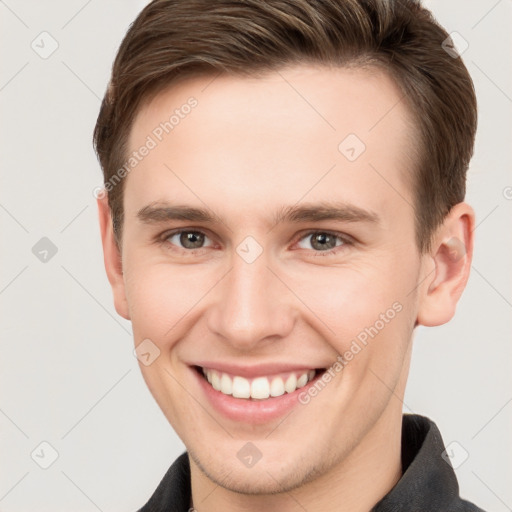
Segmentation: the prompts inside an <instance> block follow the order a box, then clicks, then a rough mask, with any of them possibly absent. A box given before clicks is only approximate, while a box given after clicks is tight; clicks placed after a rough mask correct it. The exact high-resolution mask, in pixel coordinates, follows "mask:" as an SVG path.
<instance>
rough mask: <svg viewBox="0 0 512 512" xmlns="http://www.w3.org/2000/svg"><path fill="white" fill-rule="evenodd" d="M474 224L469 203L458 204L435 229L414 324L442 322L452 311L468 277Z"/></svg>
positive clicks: (451, 315) (428, 324) (430, 324)
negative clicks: (428, 272)
mask: <svg viewBox="0 0 512 512" xmlns="http://www.w3.org/2000/svg"><path fill="white" fill-rule="evenodd" d="M474 224H475V215H474V211H473V209H472V208H471V206H469V205H468V204H467V203H459V204H457V205H455V206H454V207H453V208H452V209H451V211H450V213H449V214H448V215H447V217H446V219H445V220H444V222H443V224H442V225H441V226H440V227H439V228H438V230H437V231H436V234H435V236H434V241H433V243H432V250H431V253H430V261H433V262H434V269H433V270H432V271H430V274H429V275H428V277H427V278H426V279H425V284H424V286H423V287H421V291H420V293H421V297H420V305H419V309H418V318H417V324H420V325H425V326H435V325H442V324H445V323H446V322H448V321H449V320H451V319H452V317H453V315H454V314H455V309H456V307H457V302H458V301H459V299H460V296H461V295H462V292H463V290H464V288H465V286H466V283H467V281H468V278H469V271H470V268H471V261H472V257H473V230H474Z"/></svg>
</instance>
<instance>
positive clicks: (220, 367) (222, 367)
mask: <svg viewBox="0 0 512 512" xmlns="http://www.w3.org/2000/svg"><path fill="white" fill-rule="evenodd" d="M191 366H200V367H202V368H208V369H211V370H217V371H220V372H224V373H229V374H231V375H237V376H240V377H246V378H254V377H260V376H264V375H273V374H276V373H287V372H293V371H304V370H316V369H318V368H325V366H323V365H318V366H315V365H311V364H290V363H266V364H255V365H240V364H234V363H225V362H219V361H198V362H196V363H193V364H192V365H191Z"/></svg>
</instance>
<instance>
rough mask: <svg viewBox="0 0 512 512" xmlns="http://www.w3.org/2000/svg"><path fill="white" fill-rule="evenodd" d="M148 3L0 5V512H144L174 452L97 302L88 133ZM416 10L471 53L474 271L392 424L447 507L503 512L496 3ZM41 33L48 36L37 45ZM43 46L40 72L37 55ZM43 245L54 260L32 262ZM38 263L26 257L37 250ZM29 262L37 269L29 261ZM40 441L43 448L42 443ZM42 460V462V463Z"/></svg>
mask: <svg viewBox="0 0 512 512" xmlns="http://www.w3.org/2000/svg"><path fill="white" fill-rule="evenodd" d="M145 4H146V2H144V1H142V0H139V1H136V0H108V1H106V0H104V1H100V0H89V1H84V0H71V1H70V0H67V1H64V0H53V1H49V2H40V1H35V0H32V1H21V0H7V2H2V1H0V16H1V22H0V23H1V26H0V33H1V34H2V40H1V45H0V48H1V51H2V56H1V62H2V65H1V74H0V91H1V94H0V102H1V103H0V104H1V124H0V137H1V152H0V169H1V184H0V226H1V228H0V229H1V233H2V238H1V240H2V243H1V247H2V249H1V261H0V269H1V271H0V306H1V312H2V316H1V320H2V323H1V339H0V343H1V357H0V433H1V445H0V446H1V455H0V457H1V458H0V460H1V463H0V510H1V511H2V512H28V511H36V510H37V511H48V512H49V511H51V512H55V511H69V510H74V511H76V512H79V511H84V512H87V511H94V510H101V511H105V512H107V511H120V510H133V511H135V510H136V509H138V507H140V506H142V504H144V503H145V502H146V501H147V499H148V498H149V496H150V495H151V493H152V492H153V491H154V489H155V488H156V486H157V484H158V483H159V482H160V479H161V478H162V476H163V475H164V473H165V471H166V470H167V469H168V467H169V465H170V464H171V462H172V461H173V460H174V459H175V458H176V457H177V455H179V454H180V453H181V452H182V451H183V450H184V446H183V445H182V443H181V441H180V440H179V439H178V438H177V436H176V435H175V433H174V431H173V430H172V428H171V427H170V425H169V424H168V423H167V421H166V419H165V417H164V416H163V414H162V413H161V411H160V409H159V408H158V406H157V405H156V403H155V402H154V400H153V398H152V396H151V395H150V393H149V391H148V390H147V388H146V385H145V383H144V381H143V379H142V376H141V374H140V371H139V367H138V362H137V360H136V359H135V357H134V356H133V354H132V350H133V341H132V337H131V326H130V324H129V322H126V321H124V320H123V319H121V318H119V317H118V316H117V314H116V313H115V310H114V308H113V304H112V297H111V292H110V288H109V285H108V282H107V279H106V276H105V272H104V268H103V258H102V251H101V245H100V237H99V229H98V225H97V211H96V204H95V199H94V197H93V195H92V191H93V189H94V188H95V187H96V186H97V185H99V184H101V181H102V180H101V173H100V168H99V165H98V163H97V161H96V158H95V155H94V153H93V150H92V145H91V134H92V130H93V127H94V123H95V120H96V117H97V114H98V110H99V106H100V98H101V97H102V96H103V93H104V90H105V87H106V84H107V80H108V77H109V72H110V66H111V63H112V60H113V58H114V55H115V52H116V50H117V47H118V45H119V43H120V42H121V39H122V37H123V35H124V33H125V31H126V29H127V27H128V25H129V23H130V22H131V21H132V20H133V19H134V18H135V16H136V14H137V13H138V12H139V10H140V9H141V8H142V7H143V6H144V5H145ZM426 5H427V6H429V7H430V8H432V9H433V11H434V13H435V14H436V16H437V17H438V19H439V20H440V21H441V23H442V24H443V25H444V26H445V27H446V28H447V30H448V32H452V31H456V32H458V33H459V34H460V35H461V36H462V37H463V38H464V39H465V40H466V41H467V42H468V44H469V47H468V48H467V50H466V51H465V52H464V54H463V58H464V61H465V62H466V65H467V66H468V68H469V71H470V73H471V75H472V76H473V79H474V81H475V85H476V89H477V94H478V98H479V116H480V119H479V132H478V137H477V145H476V153H475V156H474V158H473V160H472V163H471V168H470V171H469V177H468V179H469V183H468V187H469V188H468V197H467V199H468V201H469V202H470V203H471V204H473V206H474V207H475V210H476V214H477V223H478V227H477V228H476V232H475V234H476V252H475V257H474V266H473V273H472V276H471V278H470V280H469V284H468V287H467V290H466V292H465V294H464V295H463V298H462V300H461V302H460V305H459V307H458V311H457V315H456V317H455V319H454V320H453V321H452V322H450V323H449V324H448V325H446V326H443V327H438V328H429V329H425V328H420V329H419V331H418V333H417V335H416V338H415V341H414V352H413V360H412V366H411V372H410V379H409V387H408V390H407V393H406V397H405V400H404V402H405V404H404V411H406V412H411V411H412V412H415V413H419V414H424V415H427V416H429V417H431V418H432V419H434V420H435V421H436V423H437V424H438V426H439V428H440V430H441V433H442V435H443V438H444V441H445V444H446V445H448V444H450V443H452V442H456V443H457V444H452V445H451V448H450V449H451V450H452V451H451V453H452V455H453V460H454V462H457V463H458V462H460V461H461V460H462V459H463V458H464V455H465V453H466V452H467V453H468V454H469V457H468V458H467V460H465V461H464V462H463V463H462V464H461V465H460V467H458V468H457V470H456V473H457V476H458V479H459V483H460V487H461V494H462V496H463V497H465V498H466V499H469V500H471V501H474V502H475V503H476V504H478V505H479V506H481V507H483V508H484V509H486V510H489V511H496V512H504V511H507V510H509V511H510V510H512V487H511V486H510V481H511V478H512V471H511V469H512V467H511V466H512V463H511V455H512V453H511V452H512V450H511V448H512V440H511V432H512V428H511V427H512V386H511V376H510V375H511V372H510V366H511V362H512V358H511V355H512V343H511V339H512V337H511V330H512V329H511V321H510V320H511V316H512V315H511V312H512V291H511V290H512V287H511V274H512V273H511V263H510V262H511V261H512V244H511V236H510V233H511V228H512V226H511V224H512V222H511V220H512V215H511V213H512V188H510V187H512V175H511V172H510V166H511V163H512V162H511V160H512V159H511V151H510V148H511V142H512V133H511V131H512V130H511V123H510V121H511V119H512V115H511V114H512V73H511V66H510V62H511V51H510V50H511V48H512V37H511V30H510V26H511V23H512V0H499V1H496V0H478V1H476V0H473V1H468V0H457V1H454V0H450V1H449V2H448V1H446V0H444V1H442V0H431V1H428V2H426ZM43 31H47V32H48V33H49V34H51V37H49V36H46V35H43V36H41V35H40V34H41V32H43ZM52 39H54V40H55V41H57V43H58V48H57V49H56V51H55V52H54V53H53V54H52V55H50V56H49V57H47V58H42V57H41V56H40V55H39V54H38V53H36V51H34V50H33V49H32V47H31V44H32V42H33V41H35V42H34V43H33V44H34V46H35V47H36V48H37V50H38V51H39V53H43V52H45V51H46V52H48V51H49V50H50V49H51V45H52V44H55V43H52ZM43 237H47V238H49V239H50V240H51V241H52V243H53V244H54V245H55V246H56V248H57V251H58V252H57V253H56V254H55V255H54V256H53V257H51V252H50V253H49V254H48V255H47V259H48V261H47V262H42V261H40V260H39V259H38V258H37V257H36V256H35V255H34V254H33V252H32V248H33V247H34V245H35V244H36V243H37V242H38V241H39V240H40V239H41V238H43ZM36 252H37V251H36ZM40 256H41V257H42V256H43V255H40ZM42 442H47V443H49V444H50V445H51V447H53V448H50V447H48V446H47V445H42V446H41V443H42ZM52 449H53V450H55V451H56V452H57V453H58V458H57V459H56V460H55V462H54V463H53V464H52V465H50V466H49V467H48V468H47V469H43V468H41V467H40V465H41V464H45V463H46V464H48V463H50V462H51V456H52Z"/></svg>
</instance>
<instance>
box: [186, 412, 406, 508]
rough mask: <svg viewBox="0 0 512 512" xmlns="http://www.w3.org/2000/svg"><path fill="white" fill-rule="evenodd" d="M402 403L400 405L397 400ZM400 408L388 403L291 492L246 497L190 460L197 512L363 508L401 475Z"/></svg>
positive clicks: (385, 492)
mask: <svg viewBox="0 0 512 512" xmlns="http://www.w3.org/2000/svg"><path fill="white" fill-rule="evenodd" d="M399 405H400V406H401V404H399ZM401 428H402V411H401V407H398V404H397V406H396V407H389V408H388V409H387V410H386V411H385V412H384V413H383V415H382V416H381V417H380V418H379V420H378V421H377V422H376V423H375V424H374V426H373V428H372V429H371V430H370V431H369V432H368V433H367V434H366V435H365V436H364V437H363V439H362V440H361V442H360V443H359V444H358V445H357V446H356V448H355V449H354V450H353V451H352V452H351V453H350V454H349V455H348V456H347V457H346V458H345V459H344V460H342V461H340V462H338V463H336V464H334V465H333V466H332V467H331V468H329V470H328V471H326V472H325V473H323V474H321V475H320V476H318V477H317V478H316V479H314V480H312V481H310V482H308V483H307V484H305V485H303V486H301V487H299V488H296V489H294V490H292V491H290V492H286V493H279V494H272V495H269V494H265V495H251V494H241V493H235V492H233V491H230V490H229V489H225V488H223V487H220V486H218V485H216V484H214V483H213V482H212V481H211V480H210V479H209V478H208V477H207V476H206V475H205V474H204V473H203V472H202V471H201V470H200V469H199V468H198V467H197V465H196V464H195V463H194V462H193V461H192V460H191V466H190V467H191V484H192V501H193V504H194V510H196V511H197V512H203V511H208V512H221V511H222V512H234V511H240V510H243V511H244V512H253V511H254V512H257V511H261V510H266V511H269V512H273V511H279V512H292V511H303V510H307V511H308V512H315V511H322V512H331V511H332V512H349V511H350V512H368V511H369V510H371V509H372V508H373V506H374V505H375V504H376V503H377V502H378V501H379V500H380V499H381V498H383V497H384V496H385V495H386V494H387V493H388V492H389V491H390V490H391V489H392V488H393V487H394V486H395V484H396V483H397V482H398V480H399V479H400V478H401V476H402V464H401Z"/></svg>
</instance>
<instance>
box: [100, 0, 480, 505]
mask: <svg viewBox="0 0 512 512" xmlns="http://www.w3.org/2000/svg"><path fill="white" fill-rule="evenodd" d="M447 38H448V34H447V33H446V32H445V31H444V30H443V29H442V28H441V27H440V26H439V25H438V24H437V23H436V22H435V21H434V19H433V18H432V17H431V15H430V13H429V12H428V11H426V10H425V9H424V8H422V7H421V6H420V4H419V3H418V2H415V1H405V0H401V1H396V2H390V1H384V0H382V1H377V0H375V1H373V2H365V1H362V0H331V1H329V2H321V1H318V0H266V1H264V2H263V1H261V0H243V1H237V2H233V1H228V0H218V1H215V2H211V1H210V0H173V1H154V2H152V3H150V4H149V5H148V6H147V7H146V8H145V9H144V10H143V11H142V12H141V14H140V15H139V16H138V18H137V19H136V20H135V22H134V23H133V25H132V26H131V27H130V29H129V31H128V33H127V34H126V37H125V39H124V40H123V42H122V44H121V46H120V48H119V52H118V55H117V57H116V60H115V62H114V66H113V71H112V78H111V81H110V84H109V87H108V90H107V93H106V95H105V98H104V100H103V104H102V107H101V111H100V114H99V117H98V121H97V125H96V129H95V134H94V142H95V147H96V150H97V153H98V156H99V159H100V162H101V165H102V168H103V172H104V181H105V192H106V193H105V194H100V197H99V199H98V206H99V213H100V224H101V233H102V241H103V248H104V256H105V266H106V271H107V275H108V278H109V281H110V284H111V286H112V290H113V294H114V301H115V307H116V310H117V312H118V313H119V314H120V315H121V316H123V317H124V318H126V319H129V320H131V322H132V325H133V332H134V338H135V346H136V352H137V354H138V356H139V361H140V362H141V364H140V368H141V371H142V374H143V376H144V379H145V381H146V383H147V385H148V387H149V389H150V391H151V393H152V394H153V396H154V398H155V400H156V401H157V403H158V404H159V406H160V407H161V409H162V411H163V413H164V414H165V416H166V417H167V419H168V420H169V422H170V424H171V425H172V426H173V428H174V429H175V430H176V432H177V434H178V435H179V436H180V438H181V439H182V440H183V442H184V444H185V446H186V448H187V452H186V453H184V454H183V455H182V456H180V457H179V458H178V459H177V460H176V461H175V462H174V464H173V465H172V466H171V468H170V469H169V471H168V473H167V474H166V475H165V476H164V478H163V480H162V481H161V483H160V485H159V486H158V488H157V489H156V491H155V493H154V495H153V496H152V497H151V498H150V500H149V502H148V503H147V504H146V505H145V506H143V507H142V508H141V509H140V510H141V511H143V512H147V511H157V510H158V511H164V510H173V511H181V510H188V509H193V510H197V511H199V512H203V511H209V512H212V511H213V512H215V511H223V512H225V511H238V510H244V511H261V510H264V511H272V510H279V511H294V510H308V511H310V512H312V511H317V510H318V511H320V510H321V511H324V512H325V511H331V510H332V511H334V510H336V511H351V512H354V511H369V510H373V511H378V512H384V511H398V510H404V511H405V510H407V511H412V510H414V511H428V512H433V511H445V512H446V511H448V510H450V511H478V510H481V509H478V508H477V507H476V506H474V505H472V504H471V503H469V502H467V501H465V500H462V499H461V498H460V497H459V493H458V485H457V481H456V478H455V474H454V472H453V469H452V468H451V466H450V465H449V458H447V457H446V454H445V453H443V452H444V446H443V441H442V438H441V436H440V433H439V431H438V429H437V427H436V426H435V424H434V423H433V422H432V421H431V420H429V419H428V418H426V417H424V416H420V415H411V414H405V415H403V414H402V399H403V396H404V391H405V384H406V380H407V375H408V370H409V362H410V357H411V348H412V337H413V332H414V329H415V327H416V326H418V325H424V326H435V325H441V324H444V323H446V322H447V321H449V320H450V319H451V318H452V316H453V314H454V312H455V307H456V304H457V301H458V299H459V298H460V296H461V293H462V291H463V289H464V287H465V284H466V281H467V279H468V274H469V269H470V265H471V257H472V248H473V236H472V231H473V228H474V212H473V210H472V208H471V207H470V206H469V205H468V204H466V203H465V202H464V195H465V174H466V170H467V167H468V163H469V160H470V157H471V154H472V150H473V141H474V135H475V130H476V100H475V95H474V90H473V86H472V82H471V79H470V77H469V74H468V72H467V70H466V68H465V67H464V65H463V63H462V62H461V60H460V58H458V57H457V55H455V56H454V55H453V51H454V50H453V48H452V47H451V46H450V48H451V54H450V53H449V52H447V51H445V49H444V48H445V47H446V41H448V39H447Z"/></svg>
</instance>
